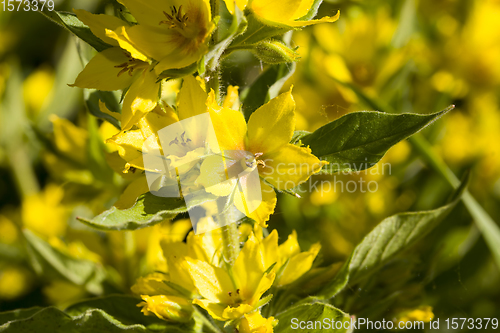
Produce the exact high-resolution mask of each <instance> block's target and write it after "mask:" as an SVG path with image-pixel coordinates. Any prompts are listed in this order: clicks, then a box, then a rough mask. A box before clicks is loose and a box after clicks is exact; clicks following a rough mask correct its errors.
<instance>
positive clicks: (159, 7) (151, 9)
mask: <svg viewBox="0 0 500 333" xmlns="http://www.w3.org/2000/svg"><path fill="white" fill-rule="evenodd" d="M118 2H120V3H121V4H122V5H124V6H125V7H127V9H128V10H130V13H131V14H132V15H133V16H134V18H135V19H136V20H137V22H139V24H145V25H150V26H156V27H157V26H158V23H159V22H160V21H163V20H165V16H164V15H163V11H166V12H167V13H169V14H170V10H171V9H170V8H169V7H170V6H174V4H173V3H172V1H168V2H167V1H162V0H118ZM175 5H177V4H175ZM177 7H178V5H177Z"/></svg>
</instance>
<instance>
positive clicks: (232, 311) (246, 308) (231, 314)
mask: <svg viewBox="0 0 500 333" xmlns="http://www.w3.org/2000/svg"><path fill="white" fill-rule="evenodd" d="M253 310H254V307H253V306H252V305H250V304H245V303H242V304H239V305H238V306H236V307H233V306H228V307H226V308H225V309H224V312H222V316H223V317H224V318H227V319H226V320H233V319H238V318H240V317H241V316H243V315H244V314H245V313H249V312H251V311H253Z"/></svg>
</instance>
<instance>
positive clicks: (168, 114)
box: [138, 106, 179, 138]
mask: <svg viewBox="0 0 500 333" xmlns="http://www.w3.org/2000/svg"><path fill="white" fill-rule="evenodd" d="M178 121H179V118H178V117H177V115H176V114H175V112H174V110H172V108H170V107H166V111H163V110H162V109H161V108H160V106H156V108H155V109H154V110H153V111H151V112H148V113H147V114H146V115H145V116H144V117H143V118H142V119H141V120H140V121H139V126H138V127H139V129H140V130H141V131H142V135H143V136H144V137H145V138H149V137H150V136H151V135H153V134H157V133H158V131H159V130H161V129H163V128H165V127H167V126H168V125H171V124H173V123H175V122H178Z"/></svg>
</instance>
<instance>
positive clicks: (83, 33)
mask: <svg viewBox="0 0 500 333" xmlns="http://www.w3.org/2000/svg"><path fill="white" fill-rule="evenodd" d="M41 13H42V14H43V15H44V16H45V17H47V18H48V19H49V20H51V21H52V22H55V23H57V24H59V25H61V26H62V27H64V28H66V29H68V30H69V31H70V32H72V33H73V34H75V35H76V36H78V37H79V38H80V39H81V40H83V41H84V42H86V43H88V44H89V45H90V46H92V47H93V48H94V49H96V50H97V51H99V52H100V51H103V50H105V49H107V48H110V47H111V45H109V44H107V43H105V42H103V41H102V40H101V39H99V38H98V37H97V36H96V35H94V34H93V33H92V31H90V28H89V27H88V26H87V25H85V24H84V23H83V22H82V21H80V20H79V19H78V18H77V17H76V15H75V14H73V13H68V12H58V11H56V10H54V11H49V10H44V11H43V12H41Z"/></svg>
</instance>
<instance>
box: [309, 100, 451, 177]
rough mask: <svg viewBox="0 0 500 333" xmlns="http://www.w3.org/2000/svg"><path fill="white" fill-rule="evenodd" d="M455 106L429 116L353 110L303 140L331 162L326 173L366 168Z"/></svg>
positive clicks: (315, 152)
mask: <svg viewBox="0 0 500 333" xmlns="http://www.w3.org/2000/svg"><path fill="white" fill-rule="evenodd" d="M452 109H453V107H449V108H447V109H445V110H443V111H441V112H437V113H433V114H429V115H421V114H410V113H407V114H398V115H396V114H388V113H383V112H376V111H369V112H368V111H367V112H353V113H349V114H347V115H345V116H343V117H341V118H339V119H337V120H335V121H332V122H331V123H328V124H326V125H325V126H323V127H320V128H319V129H317V130H316V131H314V132H313V133H311V134H310V135H306V136H303V137H302V138H301V141H302V143H303V144H304V145H306V146H309V148H311V150H312V153H313V154H314V155H316V156H317V157H319V158H321V159H323V160H326V161H328V162H330V165H327V166H325V167H323V170H322V172H323V173H330V174H331V173H336V172H339V171H359V170H364V169H367V168H370V167H372V166H373V165H375V164H376V163H377V162H378V161H380V159H381V158H382V157H383V156H384V154H385V153H386V152H387V150H388V149H389V148H391V147H392V146H394V145H395V144H396V143H398V142H400V141H401V140H404V139H406V138H408V137H409V136H411V135H412V134H415V133H417V132H418V131H420V130H421V129H423V128H424V127H426V126H428V125H430V124H431V123H433V122H434V121H436V120H437V119H439V118H440V117H442V116H443V115H444V114H446V113H447V112H448V111H450V110H452Z"/></svg>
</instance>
